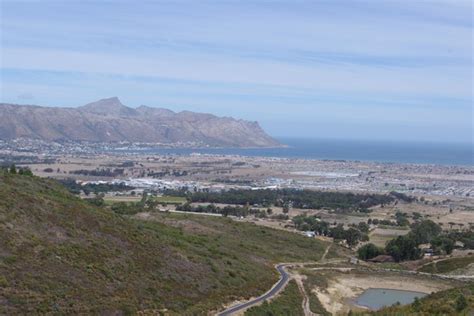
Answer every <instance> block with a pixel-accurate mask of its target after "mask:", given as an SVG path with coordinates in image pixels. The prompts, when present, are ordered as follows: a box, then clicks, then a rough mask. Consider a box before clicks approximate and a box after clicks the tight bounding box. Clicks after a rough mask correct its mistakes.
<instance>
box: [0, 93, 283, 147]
mask: <svg viewBox="0 0 474 316" xmlns="http://www.w3.org/2000/svg"><path fill="white" fill-rule="evenodd" d="M15 138H32V139H41V140H45V141H64V140H71V141H92V142H120V141H130V142H145V143H160V144H176V143H192V144H197V145H199V146H206V147H240V148H242V147H280V146H282V145H281V144H280V143H279V142H278V141H276V140H275V139H273V138H272V137H270V136H269V135H268V134H267V133H265V131H264V130H263V129H262V128H261V127H260V125H259V123H258V122H256V121H246V120H241V119H235V118H232V117H218V116H216V115H213V114H209V113H198V112H191V111H181V112H174V111H172V110H169V109H165V108H154V107H150V106H146V105H140V106H139V107H137V108H132V107H128V106H126V105H124V104H123V103H122V102H121V101H120V99H119V98H117V97H111V98H106V99H101V100H98V101H95V102H91V103H88V104H85V105H82V106H79V107H76V108H72V107H44V106H38V105H18V104H8V103H0V139H4V140H9V139H15Z"/></svg>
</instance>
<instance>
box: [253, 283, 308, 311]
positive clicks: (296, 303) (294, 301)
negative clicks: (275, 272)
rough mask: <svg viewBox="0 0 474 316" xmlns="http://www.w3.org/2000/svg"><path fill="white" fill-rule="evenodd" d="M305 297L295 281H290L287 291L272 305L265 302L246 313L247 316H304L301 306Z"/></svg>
mask: <svg viewBox="0 0 474 316" xmlns="http://www.w3.org/2000/svg"><path fill="white" fill-rule="evenodd" d="M302 302H303V297H302V296H301V293H300V291H299V290H298V285H296V282H295V281H290V282H289V283H288V285H287V286H286V288H285V290H284V291H283V292H282V293H281V294H280V295H278V296H277V298H275V299H274V300H272V301H271V302H270V303H267V302H264V303H262V304H261V305H259V306H255V307H252V308H250V309H248V310H247V311H246V312H245V316H262V315H272V316H287V315H292V316H303V315H304V312H303V308H302V306H301V304H302Z"/></svg>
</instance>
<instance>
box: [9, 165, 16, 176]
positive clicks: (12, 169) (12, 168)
mask: <svg viewBox="0 0 474 316" xmlns="http://www.w3.org/2000/svg"><path fill="white" fill-rule="evenodd" d="M10 173H11V174H16V167H15V165H14V164H13V165H11V166H10Z"/></svg>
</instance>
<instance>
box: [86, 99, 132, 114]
mask: <svg viewBox="0 0 474 316" xmlns="http://www.w3.org/2000/svg"><path fill="white" fill-rule="evenodd" d="M78 109H79V110H80V111H84V112H89V113H95V114H103V115H119V116H129V115H134V114H136V113H135V110H134V109H132V108H129V107H127V106H125V105H124V104H123V103H122V102H121V101H120V99H119V98H118V97H111V98H105V99H100V100H98V101H95V102H91V103H88V104H86V105H83V106H81V107H79V108H78Z"/></svg>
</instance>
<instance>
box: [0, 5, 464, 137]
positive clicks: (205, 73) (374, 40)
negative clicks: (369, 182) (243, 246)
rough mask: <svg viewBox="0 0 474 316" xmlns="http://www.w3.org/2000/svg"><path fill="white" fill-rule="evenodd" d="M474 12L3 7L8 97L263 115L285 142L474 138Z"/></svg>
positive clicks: (431, 8) (4, 93) (437, 8)
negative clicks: (287, 138)
mask: <svg viewBox="0 0 474 316" xmlns="http://www.w3.org/2000/svg"><path fill="white" fill-rule="evenodd" d="M472 10H473V8H472V5H471V2H470V1H464V0H456V1H452V0H433V1H408V0H407V1H401V0H400V1H388V0H387V1H376V0H373V1H329V0H328V1H101V0H97V1H66V0H63V1H47V0H43V1H34V0H30V1H19V0H15V1H9V0H1V64H0V66H1V77H0V84H1V89H0V93H1V98H0V100H1V101H2V102H8V103H19V104H38V105H49V106H79V105H82V104H85V103H88V102H91V101H94V100H97V99H100V98H104V97H110V96H118V97H119V98H120V99H121V100H122V102H123V103H124V104H126V105H129V106H132V107H136V106H139V105H141V104H145V105H149V106H156V107H166V108H170V109H172V110H175V111H180V110H192V111H201V112H210V113H214V114H217V115H225V116H234V117H237V118H243V119H250V120H258V121H259V122H260V123H261V125H262V126H263V127H264V128H265V129H266V130H267V131H268V132H269V133H270V134H272V135H274V136H290V137H316V138H343V139H375V140H403V141H404V140H410V141H432V142H472V137H473V126H472V124H473V112H472V101H473V100H472V89H473V82H472V71H473V68H472V40H473V38H472V12H473V11H472Z"/></svg>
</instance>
